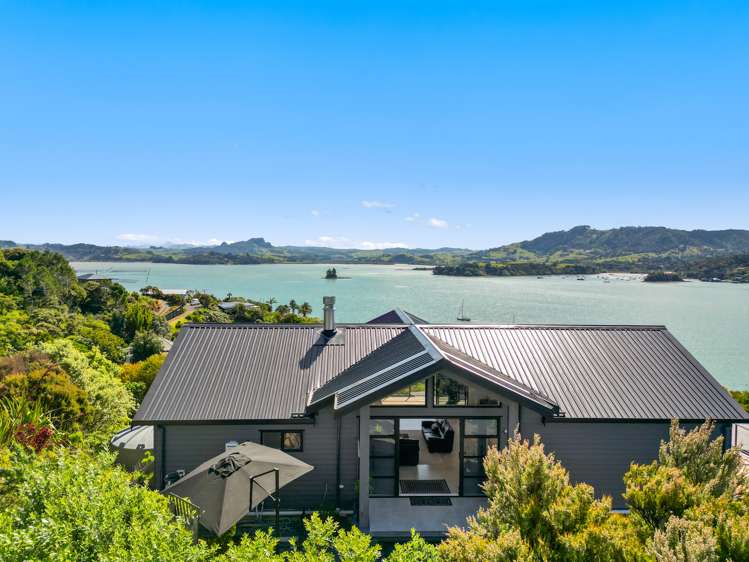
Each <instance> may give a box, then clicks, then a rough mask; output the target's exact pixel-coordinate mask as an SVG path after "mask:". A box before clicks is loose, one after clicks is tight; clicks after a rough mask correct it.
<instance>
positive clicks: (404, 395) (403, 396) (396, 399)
mask: <svg viewBox="0 0 749 562" xmlns="http://www.w3.org/2000/svg"><path fill="white" fill-rule="evenodd" d="M372 405H373V406H426V405H427V383H426V381H425V380H424V381H419V382H415V383H413V384H409V385H408V386H404V387H403V388H400V389H398V390H396V391H395V392H393V393H392V394H390V395H388V396H386V397H385V398H382V399H380V400H378V401H377V402H375V403H373V404H372Z"/></svg>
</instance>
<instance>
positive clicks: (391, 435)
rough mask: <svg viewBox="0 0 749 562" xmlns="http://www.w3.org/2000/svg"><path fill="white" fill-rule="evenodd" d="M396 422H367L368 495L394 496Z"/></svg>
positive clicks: (381, 420)
mask: <svg viewBox="0 0 749 562" xmlns="http://www.w3.org/2000/svg"><path fill="white" fill-rule="evenodd" d="M396 428H397V424H396V420H395V419H394V418H373V419H370V420H369V495H370V496H394V495H396V489H395V483H396V473H397V467H396V464H395V458H396V456H395V453H396Z"/></svg>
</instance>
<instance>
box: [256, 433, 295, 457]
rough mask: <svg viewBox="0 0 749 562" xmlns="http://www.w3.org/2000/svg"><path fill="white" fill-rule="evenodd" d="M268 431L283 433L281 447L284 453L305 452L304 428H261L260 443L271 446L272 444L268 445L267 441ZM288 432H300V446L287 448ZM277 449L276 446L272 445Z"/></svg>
mask: <svg viewBox="0 0 749 562" xmlns="http://www.w3.org/2000/svg"><path fill="white" fill-rule="evenodd" d="M266 433H278V434H280V435H281V448H280V449H279V450H280V451H283V452H284V453H302V452H304V430H300V429H261V430H260V444H261V445H265V446H266V447H270V445H267V444H266V443H265V434H266ZM287 433H298V434H299V448H298V449H297V448H294V449H291V448H287V447H285V446H284V442H285V441H286V434H287ZM272 448H273V449H275V448H276V447H272Z"/></svg>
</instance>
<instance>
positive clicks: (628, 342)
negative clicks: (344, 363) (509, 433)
mask: <svg viewBox="0 0 749 562" xmlns="http://www.w3.org/2000/svg"><path fill="white" fill-rule="evenodd" d="M419 329H420V330H422V331H423V332H424V333H426V334H427V335H428V336H430V337H432V338H438V339H440V340H442V341H444V342H445V343H447V344H448V345H450V346H452V347H455V348H457V349H459V350H460V351H462V352H463V353H465V354H467V355H469V356H471V357H473V358H475V359H476V360H478V361H481V362H482V363H485V364H486V365H488V366H490V367H492V368H494V369H496V370H497V371H499V372H500V373H503V374H505V375H507V376H508V377H511V378H513V379H515V380H516V381H518V382H519V383H522V384H523V385H525V386H527V387H530V388H532V389H534V390H536V391H538V392H541V393H542V394H545V395H547V396H549V397H550V398H551V399H552V400H553V401H554V402H556V403H557V404H559V407H560V409H561V410H562V411H563V412H564V413H565V415H566V416H567V417H568V418H583V419H659V420H660V419H669V418H680V419H705V418H714V419H727V420H728V419H745V418H746V417H747V414H746V413H745V412H744V411H743V410H742V409H741V408H740V406H739V405H738V404H737V403H736V402H735V401H734V400H733V399H732V398H731V397H730V395H729V394H728V393H727V392H726V391H725V389H723V388H722V387H721V386H720V385H719V384H718V383H717V381H715V379H714V378H713V377H712V376H711V375H710V374H709V373H707V371H705V369H704V368H703V367H702V366H701V365H700V364H699V363H698V362H697V361H696V360H695V359H694V358H693V357H692V356H691V355H690V354H689V353H688V352H687V351H686V350H685V349H684V348H683V347H682V346H681V345H680V344H679V343H678V342H677V341H676V339H675V338H674V337H673V336H672V335H671V334H670V333H669V332H668V331H667V330H666V329H665V328H664V327H662V326H453V325H448V326H420V327H419Z"/></svg>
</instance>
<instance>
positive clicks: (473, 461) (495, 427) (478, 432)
mask: <svg viewBox="0 0 749 562" xmlns="http://www.w3.org/2000/svg"><path fill="white" fill-rule="evenodd" d="M497 446H499V420H498V419H497V418H469V419H466V420H464V422H463V460H462V463H463V466H462V469H463V470H462V474H463V495H464V496H480V495H482V494H483V491H482V490H481V483H482V482H483V481H484V478H485V477H486V474H485V472H484V456H485V455H486V453H487V452H488V451H489V448H490V447H497Z"/></svg>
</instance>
